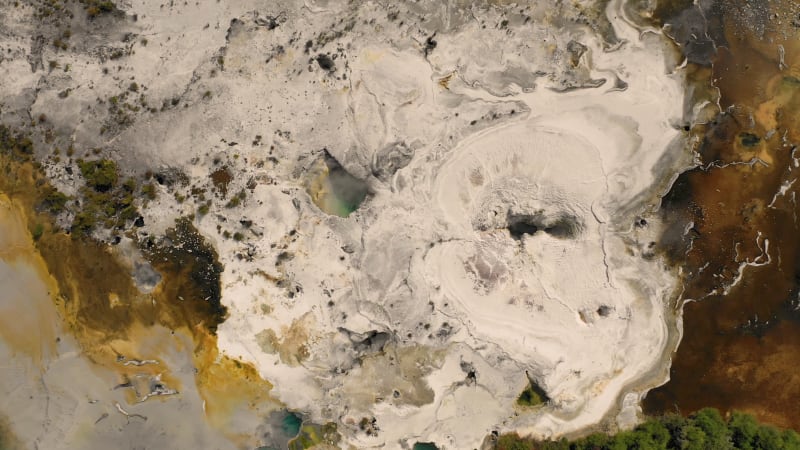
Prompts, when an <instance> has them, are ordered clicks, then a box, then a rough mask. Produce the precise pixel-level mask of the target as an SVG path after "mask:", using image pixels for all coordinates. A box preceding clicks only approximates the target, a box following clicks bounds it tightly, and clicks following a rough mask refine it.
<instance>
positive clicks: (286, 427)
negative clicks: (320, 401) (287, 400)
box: [281, 412, 303, 436]
mask: <svg viewBox="0 0 800 450" xmlns="http://www.w3.org/2000/svg"><path fill="white" fill-rule="evenodd" d="M302 425H303V418H302V417H300V416H298V415H297V414H295V413H292V412H287V413H286V415H285V416H284V417H283V421H282V423H281V427H282V429H283V432H284V434H286V435H287V436H297V435H298V434H300V427H301V426H302Z"/></svg>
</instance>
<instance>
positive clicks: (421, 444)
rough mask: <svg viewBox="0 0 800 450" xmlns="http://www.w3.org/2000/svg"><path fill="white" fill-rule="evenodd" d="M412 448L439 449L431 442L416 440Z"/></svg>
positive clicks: (414, 449) (423, 449) (418, 449)
mask: <svg viewBox="0 0 800 450" xmlns="http://www.w3.org/2000/svg"><path fill="white" fill-rule="evenodd" d="M412 450H439V447H437V446H436V445H435V444H433V443H432V442H417V443H416V444H414V447H412Z"/></svg>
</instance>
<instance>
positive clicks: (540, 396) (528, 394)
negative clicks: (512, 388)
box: [517, 381, 550, 406]
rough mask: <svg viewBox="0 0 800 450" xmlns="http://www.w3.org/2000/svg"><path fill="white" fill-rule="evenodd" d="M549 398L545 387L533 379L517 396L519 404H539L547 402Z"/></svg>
mask: <svg viewBox="0 0 800 450" xmlns="http://www.w3.org/2000/svg"><path fill="white" fill-rule="evenodd" d="M548 400H550V399H549V398H548V397H547V393H546V392H545V391H544V389H542V388H540V387H539V385H537V384H536V383H534V382H533V381H531V382H530V383H529V384H528V387H527V388H525V390H524V391H522V393H521V394H519V397H517V404H518V405H520V406H537V405H542V404H544V403H547V401H548Z"/></svg>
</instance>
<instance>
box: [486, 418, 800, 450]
mask: <svg viewBox="0 0 800 450" xmlns="http://www.w3.org/2000/svg"><path fill="white" fill-rule="evenodd" d="M495 448H496V450H800V435H798V434H797V433H796V432H795V431H793V430H779V429H777V428H775V427H772V426H769V425H764V424H760V423H759V422H758V421H756V419H755V418H754V417H753V416H751V415H749V414H745V413H742V412H733V413H731V414H729V415H728V417H727V418H725V417H723V416H722V415H721V414H720V413H719V411H717V410H716V409H712V408H706V409H702V410H700V411H698V412H696V413H694V414H692V415H690V416H689V417H682V416H679V415H675V414H667V415H664V416H661V417H656V418H651V419H649V420H647V421H646V422H644V423H642V424H640V425H639V426H637V427H636V428H634V429H633V430H630V431H622V432H620V433H617V434H615V435H606V434H601V433H595V434H592V435H590V436H587V437H585V438H582V439H578V440H575V441H567V440H566V439H561V440H558V441H534V440H531V439H524V438H521V437H520V436H518V435H516V434H505V435H502V436H500V437H499V438H498V439H497V444H496V446H495Z"/></svg>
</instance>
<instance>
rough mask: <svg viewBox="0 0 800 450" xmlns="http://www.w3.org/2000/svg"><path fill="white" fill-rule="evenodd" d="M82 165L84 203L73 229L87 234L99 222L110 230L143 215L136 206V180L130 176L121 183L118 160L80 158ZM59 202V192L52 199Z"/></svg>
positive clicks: (80, 164) (77, 214)
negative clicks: (87, 159)
mask: <svg viewBox="0 0 800 450" xmlns="http://www.w3.org/2000/svg"><path fill="white" fill-rule="evenodd" d="M78 167H80V169H81V175H82V176H83V178H84V180H85V181H86V187H84V188H83V189H81V191H80V192H81V197H82V198H81V200H82V204H81V208H80V210H79V211H78V212H77V213H76V214H75V219H74V220H73V222H72V231H73V232H76V233H77V234H78V235H86V234H89V233H91V232H92V230H93V229H95V227H97V225H98V224H100V225H103V226H104V227H105V228H109V229H112V228H115V229H123V228H124V227H125V225H126V224H127V223H129V222H130V221H133V220H135V219H136V218H137V217H139V211H138V209H137V208H136V206H135V205H134V194H136V188H137V185H136V181H135V180H134V179H132V178H129V179H127V180H125V182H124V183H120V182H119V178H120V177H119V169H118V168H117V164H116V163H115V162H114V161H112V160H110V159H99V160H95V161H83V160H78ZM142 191H143V192H142V194H144V195H146V196H147V197H148V198H149V197H150V196H149V195H147V192H144V191H146V190H145V189H142ZM54 195H55V194H54ZM48 198H49V197H48ZM59 201H60V197H59V196H57V195H55V198H54V199H53V200H52V202H54V203H55V204H56V205H58V203H59ZM52 202H51V203H52ZM51 209H52V208H51Z"/></svg>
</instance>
